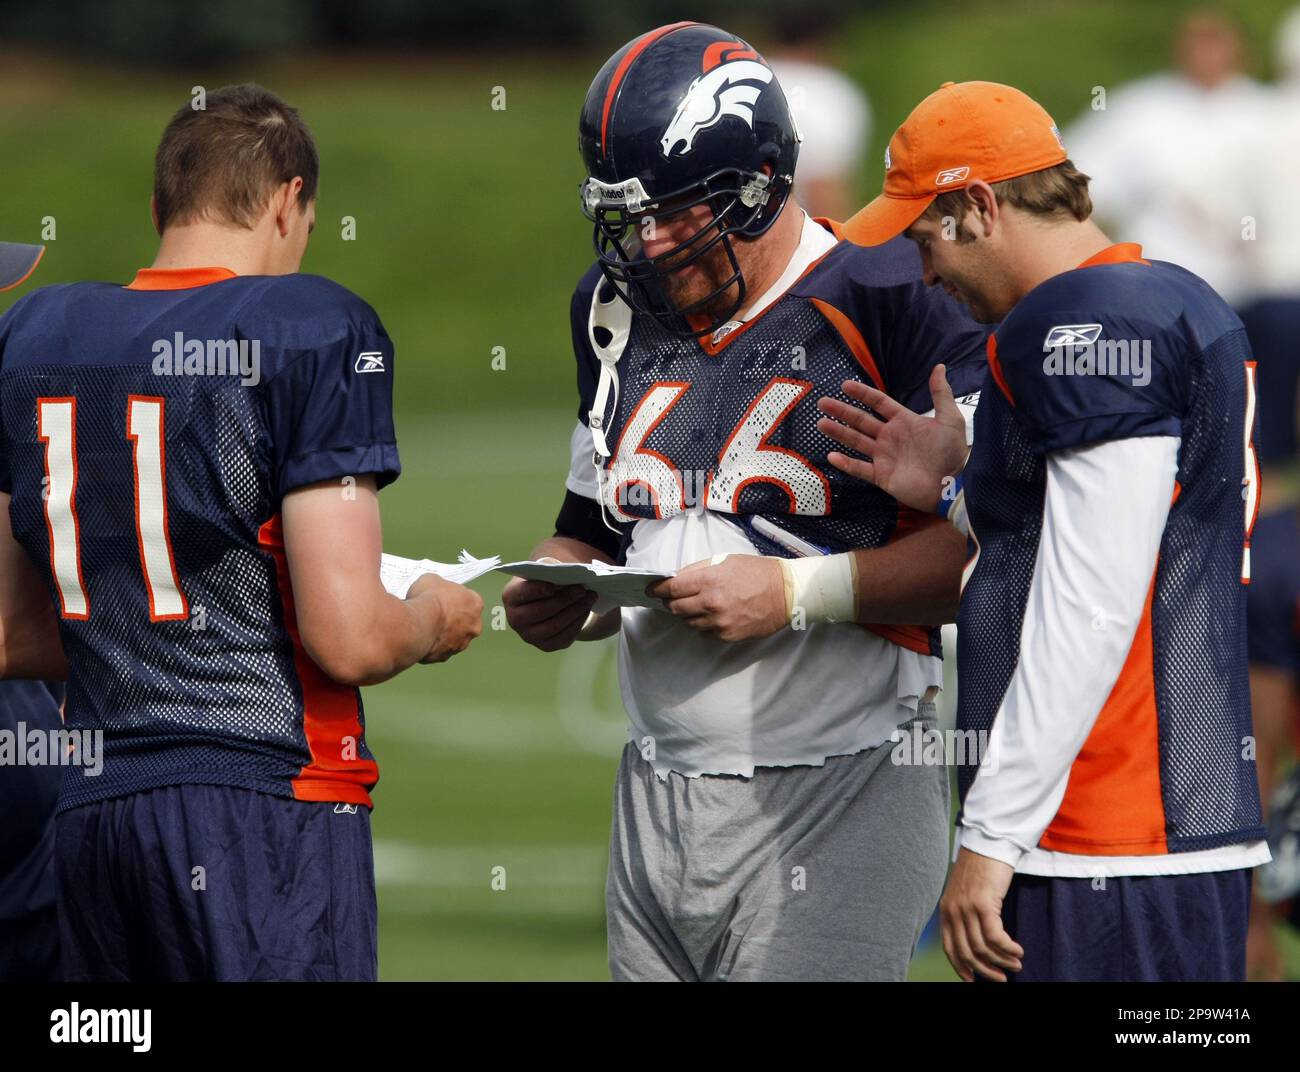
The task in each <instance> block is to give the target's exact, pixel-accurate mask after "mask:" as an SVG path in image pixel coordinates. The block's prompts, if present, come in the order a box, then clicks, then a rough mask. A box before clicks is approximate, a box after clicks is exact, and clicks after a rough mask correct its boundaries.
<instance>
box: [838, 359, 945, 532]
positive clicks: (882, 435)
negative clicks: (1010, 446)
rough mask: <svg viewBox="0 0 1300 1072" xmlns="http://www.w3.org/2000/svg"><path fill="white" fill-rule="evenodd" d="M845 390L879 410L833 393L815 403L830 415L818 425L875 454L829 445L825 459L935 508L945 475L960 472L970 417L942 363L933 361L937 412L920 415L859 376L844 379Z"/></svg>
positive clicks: (904, 498)
mask: <svg viewBox="0 0 1300 1072" xmlns="http://www.w3.org/2000/svg"><path fill="white" fill-rule="evenodd" d="M844 393H845V394H846V395H848V396H849V397H850V398H854V399H856V400H857V401H859V402H861V403H862V404H863V405H864V406H867V407H869V408H870V409H872V410H874V411H875V413H874V414H872V413H868V412H867V411H866V410H861V409H858V408H857V407H856V406H850V405H848V404H847V403H845V402H841V401H839V400H838V399H835V398H823V399H821V400H820V401H819V402H818V403H817V408H818V409H820V410H821V411H822V412H823V413H825V414H826V415H827V416H826V417H822V418H821V419H820V420H819V421H818V422H817V427H818V429H819V430H820V431H822V432H823V433H824V434H826V435H828V436H830V437H831V439H834V440H835V441H836V442H837V443H842V444H843V445H844V446H846V447H848V448H849V449H850V450H855V451H857V452H858V453H859V454H865V455H867V457H868V458H870V459H871V460H870V461H863V460H861V459H859V458H850V457H849V456H848V455H847V454H841V453H840V452H839V451H831V453H830V454H828V455H827V461H829V462H830V463H831V465H833V466H835V468H836V469H839V470H840V471H841V472H844V473H848V474H849V476H855V477H857V478H858V479H859V480H865V481H867V482H868V483H871V484H875V485H876V486H877V487H878V488H880V489H881V490H882V491H885V492H888V493H889V494H890V495H892V496H893V497H894V498H895V499H897V500H898V501H899V502H901V503H905V504H906V505H907V506H911V507H915V508H916V509H917V510H927V511H931V512H933V511H934V509H935V507H936V506H938V504H939V497H940V495H941V494H942V493H943V490H944V488H945V486H946V483H945V480H946V478H947V477H951V476H953V475H954V474H955V473H959V472H961V469H962V466H963V465H965V463H966V454H967V448H966V419H965V418H964V417H963V416H962V414H961V410H960V409H958V408H957V403H956V400H954V398H953V397H952V388H951V387H949V386H948V378H947V375H946V370H945V368H944V366H943V365H935V367H934V369H933V370H932V371H931V373H930V396H931V397H932V398H933V399H934V416H933V417H922V416H921V415H920V414H919V413H914V412H913V411H912V410H910V409H908V408H907V407H906V406H904V405H901V404H900V403H898V402H895V401H894V400H893V399H892V398H890V397H889V396H888V395H887V394H885V393H884V392H882V391H877V390H876V389H875V388H874V387H869V386H867V385H866V384H865V383H860V382H858V381H857V380H845V381H844ZM832 417H833V418H834V420H831V419H830V418H832Z"/></svg>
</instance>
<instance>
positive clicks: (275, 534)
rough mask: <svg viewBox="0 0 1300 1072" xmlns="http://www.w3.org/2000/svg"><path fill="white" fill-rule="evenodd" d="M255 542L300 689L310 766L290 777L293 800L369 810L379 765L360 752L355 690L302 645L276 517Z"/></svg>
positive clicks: (359, 725)
mask: <svg viewBox="0 0 1300 1072" xmlns="http://www.w3.org/2000/svg"><path fill="white" fill-rule="evenodd" d="M257 542H258V544H259V546H261V548H262V550H264V551H266V552H267V553H268V554H269V555H270V556H271V558H272V560H273V561H274V562H275V576H276V581H277V584H278V587H279V590H280V604H281V606H282V607H283V608H284V628H285V630H286V632H288V634H289V638H290V640H292V641H293V665H294V669H295V670H296V671H297V673H298V682H299V684H300V685H301V686H302V721H303V733H304V734H305V735H306V738H307V748H308V751H310V752H311V762H310V763H308V764H307V765H306V766H304V767H303V768H302V770H300V771H299V772H298V774H297V776H296V777H295V778H294V779H293V795H294V796H295V797H296V798H297V799H298V800H312V801H337V802H339V803H342V804H364V805H365V806H366V807H373V805H372V803H371V800H370V793H369V791H368V787H369V786H372V785H374V784H375V782H377V781H378V780H379V765H378V764H377V763H376V762H375V761H374V760H373V759H363V758H362V757H361V755H360V754H359V749H360V745H361V734H362V729H361V708H360V706H359V705H358V703H357V690H356V689H354V688H351V687H349V686H346V685H340V684H339V683H338V682H337V681H333V680H331V679H330V678H329V677H327V676H326V675H325V671H323V670H322V669H321V668H320V667H319V666H317V665H316V664H315V663H314V662H312V659H311V656H310V655H308V654H307V650H306V648H304V647H303V646H302V637H301V636H300V635H299V632H298V617H297V614H296V613H295V611H294V604H293V588H292V586H291V585H290V583H289V565H288V562H287V560H286V559H285V554H284V530H283V528H282V526H281V523H280V515H279V514H276V515H274V516H273V517H272V518H271V520H269V521H268V522H266V524H264V525H263V526H262V527H261V528H260V529H258V532H257ZM348 757H355V758H348Z"/></svg>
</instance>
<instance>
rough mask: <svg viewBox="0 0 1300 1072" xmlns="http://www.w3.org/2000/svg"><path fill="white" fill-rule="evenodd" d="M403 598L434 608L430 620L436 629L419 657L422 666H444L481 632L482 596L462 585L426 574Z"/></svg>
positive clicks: (418, 579)
mask: <svg viewBox="0 0 1300 1072" xmlns="http://www.w3.org/2000/svg"><path fill="white" fill-rule="evenodd" d="M406 598H407V599H408V600H409V601H411V602H416V601H428V602H429V603H430V604H431V605H432V606H434V607H436V608H437V609H436V610H435V611H434V613H433V614H431V615H430V617H431V618H432V620H433V621H435V622H437V623H438V626H437V629H436V630H435V632H434V634H433V644H432V645H431V646H430V648H429V650H428V652H426V653H425V654H424V655H423V656H422V657H421V658H420V662H422V663H445V662H446V661H447V660H448V659H450V658H451V657H452V656H453V655H459V654H460V653H461V652H462V651H464V650H465V649H466V648H468V647H469V644H470V641H471V640H473V639H474V638H475V637H476V636H478V635H479V634H480V633H481V632H483V597H482V596H480V595H479V594H478V593H477V592H475V591H474V590H473V589H472V588H466V587H465V586H464V585H463V584H453V583H452V582H451V581H445V580H443V579H442V578H441V577H436V576H434V575H433V574H432V573H426V574H425V575H424V576H422V577H419V578H417V580H416V582H415V583H414V584H413V585H411V590H410V591H409V592H408V593H407V594H406Z"/></svg>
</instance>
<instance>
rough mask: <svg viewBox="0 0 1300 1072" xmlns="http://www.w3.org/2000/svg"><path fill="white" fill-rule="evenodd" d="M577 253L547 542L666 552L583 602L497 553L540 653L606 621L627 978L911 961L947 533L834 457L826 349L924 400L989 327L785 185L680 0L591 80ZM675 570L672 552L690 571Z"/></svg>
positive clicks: (739, 86)
mask: <svg viewBox="0 0 1300 1072" xmlns="http://www.w3.org/2000/svg"><path fill="white" fill-rule="evenodd" d="M580 143H581V149H582V154H583V159H584V162H585V164H586V167H587V176H588V177H587V179H586V181H585V183H584V184H583V187H582V200H583V207H584V209H585V210H586V212H587V214H588V215H589V216H590V217H591V218H592V220H593V221H594V241H595V247H596V258H597V259H596V263H595V264H594V265H593V266H592V267H591V269H590V270H589V271H588V272H587V273H586V274H585V275H584V276H583V278H582V280H581V281H580V282H579V284H578V287H577V290H576V292H575V294H574V297H573V301H572V306H571V319H572V327H573V343H574V351H575V354H576V357H577V364H578V391H579V395H580V398H581V401H580V404H579V407H578V422H577V425H576V427H575V428H574V430H573V438H572V443H571V455H572V465H571V469H570V472H569V476H568V479H567V482H566V487H567V491H566V495H565V499H564V502H563V505H562V507H561V509H560V513H559V517H558V519H557V521H556V527H555V533H554V535H553V536H552V537H550V538H548V539H546V540H543V541H542V543H541V544H540V545H539V546H538V548H537V550H536V552H535V553H536V554H537V555H539V556H551V557H554V558H556V559H560V560H568V561H602V562H612V561H616V560H617V561H621V562H625V563H626V564H628V565H633V566H638V567H643V568H646V569H648V570H651V571H657V572H662V573H664V574H672V573H676V576H674V577H672V578H671V579H669V580H666V581H664V582H662V583H660V584H658V585H657V586H655V587H654V588H653V589H652V590H651V592H652V595H653V597H654V599H656V600H659V601H660V602H657V603H655V605H654V606H652V607H638V608H627V609H623V610H622V611H621V612H620V611H619V610H617V609H615V610H614V611H612V612H610V613H607V614H603V615H599V616H597V615H595V614H594V611H593V596H592V595H591V594H590V593H588V592H586V591H585V590H584V589H582V588H580V587H576V586H574V587H564V588H555V587H552V586H549V585H545V584H541V583H537V582H532V581H525V580H512V581H511V582H510V583H509V584H508V585H507V586H506V588H505V591H504V595H503V600H504V603H505V606H506V609H507V614H508V618H509V621H510V623H511V625H512V626H513V627H514V628H515V629H516V630H517V631H518V632H519V634H520V635H521V636H522V637H523V638H524V639H525V640H527V641H528V642H529V643H531V644H534V645H536V646H537V647H539V648H541V649H543V650H546V651H554V650H557V649H560V648H564V647H566V646H568V645H569V644H571V643H573V642H574V641H575V640H576V639H579V638H581V639H590V638H594V637H599V636H603V635H608V634H609V633H611V632H614V631H617V632H618V633H619V645H620V650H619V655H620V671H621V672H620V679H621V686H622V693H623V699H624V701H625V704H626V706H627V711H628V716H629V719H630V722H631V728H630V738H631V740H630V742H629V743H628V745H627V746H626V748H625V750H624V753H623V757H622V762H621V764H620V767H619V772H618V776H617V782H616V786H615V801H614V817H613V831H612V837H611V847H610V866H609V876H608V883H607V890H606V904H607V917H608V935H609V962H610V971H611V973H612V975H613V977H614V978H615V979H619V980H630V979H638V980H651V979H680V980H721V979H731V980H741V979H902V978H903V977H904V976H905V973H906V970H907V965H908V961H909V958H910V956H911V953H912V950H913V948H914V946H915V943H916V940H917V937H918V935H919V934H920V932H921V929H922V927H923V925H924V924H925V922H926V919H927V917H928V916H929V914H930V912H931V910H932V908H933V906H934V904H935V902H936V900H937V897H938V893H939V890H940V888H941V885H942V881H943V873H944V868H945V853H946V846H947V833H946V832H947V823H948V805H947V775H946V772H945V769H944V768H943V766H942V765H941V764H939V765H930V766H925V765H922V764H919V763H916V764H906V763H897V762H894V761H893V760H894V759H895V758H897V757H896V756H894V755H893V752H894V749H893V748H891V747H890V745H889V742H890V740H891V736H896V735H897V733H898V731H899V729H900V727H905V728H906V732H908V733H912V732H914V731H918V730H925V731H926V732H934V719H935V712H934V704H933V702H932V701H933V698H934V696H935V694H936V693H937V690H938V687H939V685H940V682H941V662H940V648H939V641H938V634H937V630H936V629H935V628H934V627H935V626H936V625H938V624H939V623H942V622H944V621H946V620H948V618H949V617H950V616H951V615H952V613H953V609H954V604H955V599H956V594H957V585H958V578H959V573H960V563H961V558H962V546H961V544H962V541H961V540H960V538H958V539H957V540H956V541H954V540H953V539H952V535H953V534H952V533H945V532H944V531H942V529H936V528H935V526H934V524H933V523H932V520H933V519H929V520H928V521H927V520H925V519H919V518H918V516H917V515H916V514H914V513H913V512H911V511H908V510H905V509H901V508H900V507H899V505H898V504H897V503H896V502H895V501H894V500H893V499H892V498H890V497H889V496H888V495H885V494H883V493H882V492H880V491H878V490H877V489H874V488H868V487H865V486H864V485H861V484H859V483H857V482H855V481H852V480H847V479H845V478H844V477H843V476H842V475H841V474H839V473H837V472H836V471H835V470H834V469H833V468H832V467H830V466H829V465H828V464H827V463H826V454H827V451H828V450H829V449H831V448H832V447H834V445H835V444H834V442H833V441H832V440H831V439H829V438H828V437H827V436H826V435H825V434H823V433H822V432H820V431H819V430H818V429H817V427H816V420H817V410H816V400H817V398H818V397H819V396H820V395H822V394H824V393H826V392H828V391H830V392H835V393H838V392H839V390H840V383H841V382H842V381H843V380H844V379H845V378H846V377H850V378H855V379H856V378H860V379H861V380H863V381H865V382H870V383H873V384H876V385H878V386H888V387H889V388H890V390H892V391H894V392H896V393H897V394H898V395H899V396H900V397H902V398H905V399H906V400H907V404H908V405H911V406H914V407H915V408H916V409H917V410H918V411H922V412H924V411H926V410H929V409H930V407H931V401H930V395H929V390H928V389H927V380H928V378H929V372H930V369H931V368H932V367H933V366H934V364H935V363H936V362H937V361H941V360H947V361H948V362H949V363H950V367H951V368H952V375H953V378H954V387H955V389H956V390H957V391H958V393H964V392H965V391H966V390H967V389H968V388H969V387H972V386H973V385H974V384H975V383H977V382H978V381H979V379H981V378H982V374H983V361H982V351H983V343H984V337H985V332H984V330H983V329H981V328H980V327H979V326H977V325H976V324H974V323H973V322H972V321H970V320H969V319H967V318H966V317H965V316H963V314H962V313H961V311H960V309H959V308H958V307H957V306H956V304H955V303H954V302H952V301H951V300H950V299H949V298H948V297H947V296H946V295H944V294H943V293H941V292H935V291H930V290H928V289H927V288H926V287H925V286H924V284H923V283H922V282H921V270H920V259H919V258H918V257H917V255H916V251H915V249H914V248H912V247H911V246H910V245H909V244H908V243H906V242H902V241H899V242H895V243H892V244H890V245H887V246H885V247H882V248H881V249H877V250H862V249H860V248H858V247H856V246H852V245H849V244H846V243H842V242H840V241H839V240H838V225H836V224H833V223H831V222H829V221H826V220H814V219H811V218H809V217H808V216H807V214H806V213H805V212H804V211H803V210H802V209H801V208H800V206H799V203H798V200H797V197H796V194H795V193H794V192H793V190H792V187H793V183H794V178H795V163H796V159H797V155H798V149H799V135H798V132H797V130H796V128H795V126H794V124H793V123H792V121H791V119H790V113H789V110H788V108H787V105H786V100H785V97H784V95H783V94H782V91H781V87H780V85H779V84H778V82H777V79H776V78H775V77H774V76H773V73H772V70H771V68H770V67H769V66H768V65H767V64H766V63H765V62H764V60H763V58H762V57H761V56H760V55H759V54H758V53H757V52H755V51H754V50H753V49H752V48H751V47H750V46H749V45H748V44H746V43H745V42H744V41H742V40H739V39H738V38H736V37H734V36H733V35H731V34H729V33H726V32H724V31H722V30H720V29H717V28H715V27H712V26H705V25H700V24H697V23H691V22H682V23H676V24H674V25H670V26H664V27H661V28H660V29H657V30H654V31H651V32H650V33H647V34H644V35H643V36H641V37H638V38H636V39H635V40H634V41H632V42H630V43H629V44H627V45H626V46H624V47H623V48H622V49H620V50H619V51H618V52H617V53H615V54H614V55H613V56H612V57H611V58H610V59H609V61H608V62H607V63H606V64H605V66H604V67H603V68H602V69H601V70H600V72H599V73H598V74H597V75H596V79H595V81H594V82H593V83H592V85H591V88H590V90H589V92H588V95H587V99H586V102H585V104H584V105H583V109H582V115H581V120H580ZM679 571H680V572H679Z"/></svg>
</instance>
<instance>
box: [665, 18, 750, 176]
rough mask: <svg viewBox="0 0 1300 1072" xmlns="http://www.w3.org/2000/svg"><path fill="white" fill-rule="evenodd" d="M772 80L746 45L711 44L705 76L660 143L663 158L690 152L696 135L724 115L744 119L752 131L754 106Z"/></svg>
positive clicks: (698, 80) (692, 89)
mask: <svg viewBox="0 0 1300 1072" xmlns="http://www.w3.org/2000/svg"><path fill="white" fill-rule="evenodd" d="M771 81H772V69H771V68H770V67H768V66H767V65H766V64H765V63H763V62H762V60H761V59H759V56H758V53H757V52H755V51H753V49H751V48H749V47H748V46H747V45H745V44H744V43H742V42H740V41H718V42H715V43H714V44H712V45H710V46H709V47H708V48H707V49H706V50H705V52H704V73H703V74H701V75H700V76H699V77H698V78H696V79H695V81H693V82H692V83H691V84H690V86H689V87H688V88H687V90H686V95H685V96H684V97H682V102H681V103H680V104H679V105H677V111H676V112H675V113H673V119H672V122H671V123H669V124H668V129H667V130H665V131H664V136H663V137H662V138H661V139H660V141H659V144H660V146H661V147H662V149H663V152H664V156H672V155H673V154H674V153H676V154H677V155H678V156H684V155H686V154H687V153H689V152H690V151H691V149H692V148H693V147H694V145H695V138H696V135H698V134H699V133H700V131H701V130H707V129H708V128H709V127H711V126H713V125H714V124H715V123H718V122H719V121H720V120H721V119H722V117H723V116H727V115H734V116H735V117H736V118H737V119H743V120H744V121H745V123H746V124H747V125H748V126H749V127H750V128H751V129H752V128H753V126H754V105H755V104H756V103H757V102H758V95H759V94H760V93H762V92H763V87H764V86H765V85H767V84H768V83H769V82H771ZM678 146H681V148H678Z"/></svg>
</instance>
